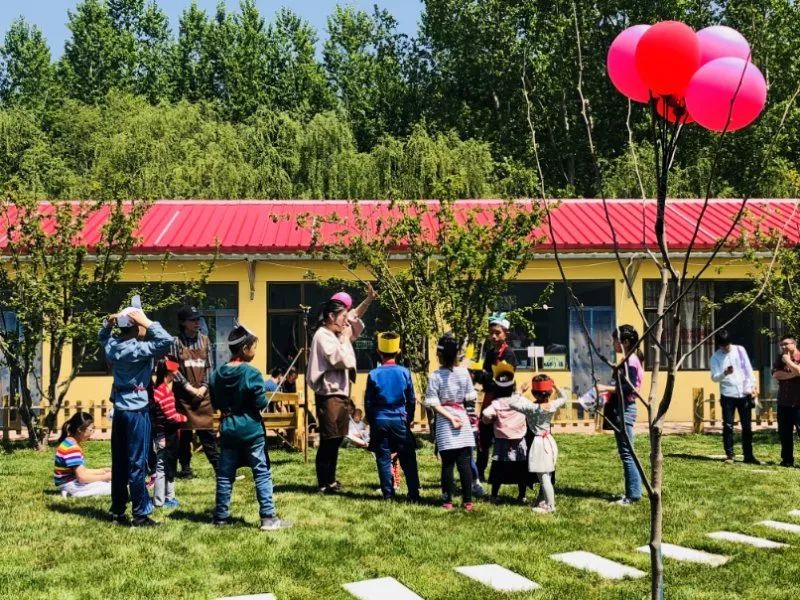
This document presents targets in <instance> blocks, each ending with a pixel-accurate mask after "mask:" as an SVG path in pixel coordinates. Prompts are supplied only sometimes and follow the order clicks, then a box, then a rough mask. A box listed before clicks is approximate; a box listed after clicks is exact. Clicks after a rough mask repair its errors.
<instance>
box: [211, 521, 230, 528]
mask: <svg viewBox="0 0 800 600" xmlns="http://www.w3.org/2000/svg"><path fill="white" fill-rule="evenodd" d="M211 523H212V525H214V527H227V526H228V525H230V524H231V522H230V521H229V520H228V519H214V520H213V521H212V522H211Z"/></svg>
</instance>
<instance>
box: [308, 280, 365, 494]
mask: <svg viewBox="0 0 800 600" xmlns="http://www.w3.org/2000/svg"><path fill="white" fill-rule="evenodd" d="M376 297H377V294H376V293H375V290H374V289H373V288H372V286H371V285H370V284H367V297H366V298H365V299H364V301H363V302H362V303H361V304H360V305H359V306H358V307H356V308H355V309H353V310H351V307H352V299H351V298H350V296H349V295H348V294H346V293H344V292H339V293H338V294H336V295H334V296H333V297H332V298H331V299H330V300H328V301H326V302H325V303H324V304H323V305H322V307H321V309H320V312H319V319H318V322H317V331H316V332H315V333H314V338H313V339H312V340H311V346H310V347H309V351H308V370H307V372H306V377H308V383H309V385H310V386H311V389H312V390H314V402H315V405H316V412H317V423H318V425H319V437H320V443H319V448H318V449H317V457H316V469H317V485H318V487H319V491H320V492H322V493H325V494H333V493H336V492H338V491H339V490H340V489H341V485H340V484H339V482H338V481H337V480H336V466H337V463H338V458H339V446H341V444H342V440H343V439H344V438H345V437H346V436H347V433H348V429H349V425H350V414H349V412H348V407H349V403H350V391H351V385H352V384H353V383H354V382H355V373H356V353H355V350H354V349H353V340H354V339H356V338H357V337H358V336H359V335H360V334H361V332H362V331H363V330H364V323H363V321H361V317H362V316H364V314H365V313H366V312H367V309H368V308H369V305H370V304H371V303H372V301H373V300H374V299H375V298H376Z"/></svg>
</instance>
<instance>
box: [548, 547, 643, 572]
mask: <svg viewBox="0 0 800 600" xmlns="http://www.w3.org/2000/svg"><path fill="white" fill-rule="evenodd" d="M550 558H552V559H553V560H558V561H561V562H563V563H567V564H568V565H570V566H572V567H576V568H578V569H585V570H586V571H593V572H594V573H597V574H598V575H600V576H601V577H605V578H606V579H623V578H625V577H634V578H636V577H644V576H645V573H643V572H642V571H640V570H639V569H634V568H633V567H629V566H627V565H623V564H621V563H618V562H614V561H613V560H609V559H607V558H603V557H602V556H598V555H597V554H592V553H591V552H584V551H583V550H578V551H576V552H564V553H563V554H553V555H551V556H550Z"/></svg>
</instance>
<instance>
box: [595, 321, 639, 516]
mask: <svg viewBox="0 0 800 600" xmlns="http://www.w3.org/2000/svg"><path fill="white" fill-rule="evenodd" d="M612 338H613V341H614V351H615V352H617V354H624V355H625V356H626V358H625V360H624V361H623V363H622V365H620V366H619V367H618V369H615V371H614V384H613V385H604V384H598V386H597V388H598V391H600V392H610V393H611V397H610V398H609V399H608V402H606V411H605V415H604V416H605V418H606V419H608V420H609V421H610V425H613V429H614V438H615V439H616V442H617V451H618V452H619V457H620V459H621V460H622V470H623V473H624V476H625V495H624V496H623V497H622V498H620V499H619V500H615V501H614V504H618V505H620V506H629V505H631V504H633V503H635V502H639V500H641V499H642V478H641V476H640V475H639V470H638V469H637V468H636V462H635V461H634V459H633V450H632V448H633V425H634V423H636V399H637V394H638V392H639V388H640V387H641V385H642V379H643V378H644V369H643V368H642V357H641V356H640V354H639V352H638V351H637V350H636V347H637V345H638V343H639V332H638V331H636V329H635V328H634V327H633V325H620V326H619V327H618V328H617V329H615V330H614V333H613V334H612ZM626 437H627V440H626Z"/></svg>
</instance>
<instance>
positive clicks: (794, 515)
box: [789, 509, 800, 517]
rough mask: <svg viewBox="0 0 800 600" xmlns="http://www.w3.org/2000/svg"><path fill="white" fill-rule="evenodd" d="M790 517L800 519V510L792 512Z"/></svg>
mask: <svg viewBox="0 0 800 600" xmlns="http://www.w3.org/2000/svg"><path fill="white" fill-rule="evenodd" d="M789 516H790V517H800V510H796V509H795V510H790V511H789Z"/></svg>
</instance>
